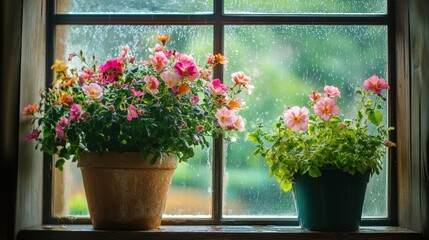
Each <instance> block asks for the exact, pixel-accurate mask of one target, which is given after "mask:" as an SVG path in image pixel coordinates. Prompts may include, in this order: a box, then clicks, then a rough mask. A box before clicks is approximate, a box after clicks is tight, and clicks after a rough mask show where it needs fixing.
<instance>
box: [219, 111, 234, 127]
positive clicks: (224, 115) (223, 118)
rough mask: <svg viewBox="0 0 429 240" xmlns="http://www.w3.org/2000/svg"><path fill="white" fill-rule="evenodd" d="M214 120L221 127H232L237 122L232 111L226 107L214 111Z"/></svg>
mask: <svg viewBox="0 0 429 240" xmlns="http://www.w3.org/2000/svg"><path fill="white" fill-rule="evenodd" d="M216 118H217V120H218V123H219V125H220V126H221V127H226V128H228V127H230V126H233V125H234V123H235V122H236V121H237V116H235V113H234V111H233V110H229V109H228V108H227V107H222V108H220V109H218V110H217V111H216Z"/></svg>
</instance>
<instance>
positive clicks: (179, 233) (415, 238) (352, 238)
mask: <svg viewBox="0 0 429 240" xmlns="http://www.w3.org/2000/svg"><path fill="white" fill-rule="evenodd" d="M17 239H18V240H33V239H41V240H45V239H46V240H51V239H52V240H53V239H62V240H76V239H78V240H86V239H95V240H97V239H100V240H101V239H103V240H113V239H120V240H128V239H160V240H162V239H165V240H167V239H168V240H174V239H182V240H183V239H201V240H205V239H207V240H208V239H216V240H217V239H219V240H220V239H222V240H239V239H243V240H244V239H246V240H254V239H288V240H295V239H296V240H298V239H300V240H302V239H306V240H308V239H314V240H315V239H317V240H323V239H338V240H359V239H365V240H371V239H373V240H375V239H377V240H384V239H386V240H387V239H389V240H399V239H401V240H402V239H406V240H421V239H423V236H422V234H420V233H418V232H414V231H411V230H408V229H404V228H400V227H381V226H380V227H361V228H360V229H359V231H356V232H317V231H306V230H302V229H300V228H299V227H289V226H162V227H161V229H154V230H148V231H108V230H94V229H93V228H92V226H91V225H44V226H39V227H34V228H29V229H25V230H21V231H20V232H19V234H18V238H17Z"/></svg>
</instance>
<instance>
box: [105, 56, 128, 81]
mask: <svg viewBox="0 0 429 240" xmlns="http://www.w3.org/2000/svg"><path fill="white" fill-rule="evenodd" d="M100 69H101V71H102V77H101V82H102V83H107V82H109V83H112V82H114V81H115V78H117V77H119V76H120V75H121V74H122V72H123V71H124V64H123V63H122V62H121V61H119V60H118V59H116V58H114V59H110V60H107V62H106V63H105V64H102V65H100Z"/></svg>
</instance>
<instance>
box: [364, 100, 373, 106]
mask: <svg viewBox="0 0 429 240" xmlns="http://www.w3.org/2000/svg"><path fill="white" fill-rule="evenodd" d="M371 105H372V100H371V99H368V100H367V101H366V102H365V105H364V106H365V107H369V106H371Z"/></svg>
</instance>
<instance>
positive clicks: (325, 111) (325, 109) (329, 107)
mask: <svg viewBox="0 0 429 240" xmlns="http://www.w3.org/2000/svg"><path fill="white" fill-rule="evenodd" d="M314 112H315V113H316V114H317V115H318V116H319V117H320V118H321V119H323V120H325V121H328V120H329V118H331V116H332V115H338V114H339V113H340V107H338V105H337V103H336V102H335V100H334V99H333V98H329V97H324V98H321V99H320V100H319V101H318V102H317V103H316V104H315V105H314Z"/></svg>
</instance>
